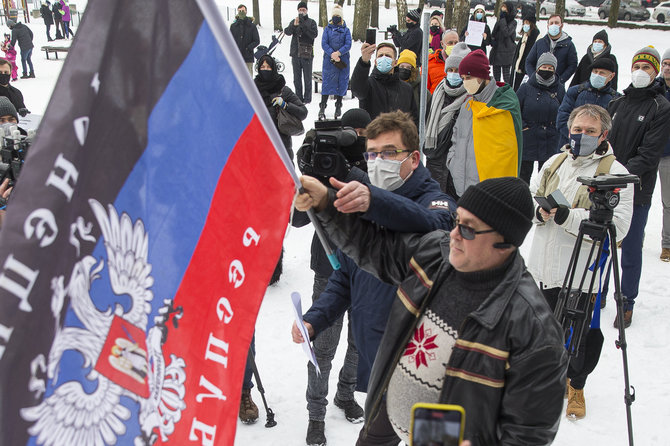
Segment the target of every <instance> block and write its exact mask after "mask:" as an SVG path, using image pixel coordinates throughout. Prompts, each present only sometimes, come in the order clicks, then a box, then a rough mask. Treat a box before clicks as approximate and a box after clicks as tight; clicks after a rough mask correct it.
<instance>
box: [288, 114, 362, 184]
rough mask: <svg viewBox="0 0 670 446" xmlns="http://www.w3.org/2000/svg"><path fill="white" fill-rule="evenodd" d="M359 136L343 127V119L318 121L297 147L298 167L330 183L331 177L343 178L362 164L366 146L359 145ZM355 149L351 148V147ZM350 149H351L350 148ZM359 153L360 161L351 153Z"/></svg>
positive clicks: (301, 170)
mask: <svg viewBox="0 0 670 446" xmlns="http://www.w3.org/2000/svg"><path fill="white" fill-rule="evenodd" d="M358 140H359V138H358V135H357V134H356V131H355V130H354V129H353V128H351V127H342V121H340V120H328V121H315V122H314V130H310V132H308V134H307V137H306V138H305V141H304V143H303V145H302V146H300V149H298V154H297V159H298V168H299V169H300V172H302V173H303V174H304V175H310V176H313V177H315V178H317V179H318V180H319V181H321V182H322V183H324V184H326V185H328V178H330V177H335V178H337V179H338V180H340V181H344V180H345V179H346V177H347V175H348V174H349V171H350V170H351V167H352V165H360V166H361V167H363V166H362V163H364V162H365V161H364V160H363V155H362V152H363V150H364V147H358V148H357V142H358ZM352 147H353V148H354V150H353V151H352V150H351V148H352ZM347 149H349V150H347ZM356 151H358V152H360V155H359V158H360V160H355V159H352V158H353V157H351V156H349V159H348V155H351V154H352V152H356Z"/></svg>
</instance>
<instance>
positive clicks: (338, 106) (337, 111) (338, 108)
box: [335, 96, 342, 119]
mask: <svg viewBox="0 0 670 446" xmlns="http://www.w3.org/2000/svg"><path fill="white" fill-rule="evenodd" d="M335 98H336V99H335V119H338V118H339V117H340V116H342V96H336V97H335Z"/></svg>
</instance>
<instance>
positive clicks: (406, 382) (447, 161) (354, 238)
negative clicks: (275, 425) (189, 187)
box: [231, 2, 670, 445]
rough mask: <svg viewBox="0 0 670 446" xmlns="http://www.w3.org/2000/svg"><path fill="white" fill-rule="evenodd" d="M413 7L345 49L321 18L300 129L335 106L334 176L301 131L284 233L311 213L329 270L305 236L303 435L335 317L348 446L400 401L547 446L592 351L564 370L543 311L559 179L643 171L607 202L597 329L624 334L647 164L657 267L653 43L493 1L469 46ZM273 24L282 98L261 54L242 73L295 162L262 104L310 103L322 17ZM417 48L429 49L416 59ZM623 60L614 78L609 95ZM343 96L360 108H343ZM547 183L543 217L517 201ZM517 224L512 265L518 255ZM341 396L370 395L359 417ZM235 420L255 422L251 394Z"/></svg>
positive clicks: (580, 197) (503, 437)
mask: <svg viewBox="0 0 670 446" xmlns="http://www.w3.org/2000/svg"><path fill="white" fill-rule="evenodd" d="M421 15H422V11H421V9H414V10H409V11H408V12H407V15H406V18H405V25H406V28H407V30H406V31H404V32H401V31H399V30H398V29H397V27H389V32H390V33H391V41H384V42H380V43H378V44H372V43H369V42H366V43H363V45H362V46H361V49H360V55H358V54H357V55H352V54H351V48H352V37H351V33H350V31H349V28H348V27H347V24H346V22H345V21H344V19H343V10H342V7H341V6H339V5H335V6H334V7H333V8H332V9H331V14H330V19H329V21H328V24H327V26H325V27H324V28H323V32H322V38H321V48H322V50H323V61H322V82H323V89H322V91H321V102H320V105H319V113H318V119H319V120H326V116H327V115H326V109H327V103H328V99H329V97H330V96H333V97H334V99H335V111H334V113H333V115H330V116H332V117H333V118H334V119H336V120H337V119H339V118H342V119H341V122H340V121H337V126H339V127H338V128H339V130H338V132H340V133H338V138H339V137H341V138H343V139H342V141H344V140H347V141H348V142H347V143H342V144H341V145H340V146H338V150H340V152H341V153H340V154H339V155H337V156H339V157H340V158H339V159H340V161H341V164H342V165H344V166H346V170H345V171H344V172H340V173H338V174H337V175H333V176H332V177H328V176H323V175H322V176H319V174H318V173H315V170H314V169H313V167H314V166H313V165H312V161H311V159H312V158H311V156H312V154H313V153H315V151H316V150H317V148H315V146H314V144H316V142H315V141H317V140H318V138H315V135H316V133H315V132H317V133H318V131H314V130H313V131H310V132H308V134H307V136H306V137H305V141H304V143H303V146H302V147H301V148H300V150H299V151H298V153H297V160H298V167H299V168H300V170H301V171H302V173H303V174H304V176H303V177H302V184H303V189H304V193H302V194H300V195H299V196H298V197H297V198H296V201H295V207H296V211H295V212H294V218H293V224H294V225H296V226H304V225H306V224H309V220H308V219H307V218H306V217H305V214H304V211H306V210H308V209H310V208H313V209H314V210H315V211H316V212H317V216H318V219H319V221H320V223H321V224H322V225H323V227H324V229H325V231H326V233H327V236H328V238H329V243H330V244H331V248H333V249H335V252H336V255H337V258H338V260H339V262H340V264H341V265H342V266H341V268H340V269H338V270H335V271H334V270H333V269H332V268H331V267H330V264H329V262H328V261H327V257H326V255H325V252H324V250H323V249H324V248H323V247H322V246H321V244H320V242H319V240H318V239H317V238H316V236H315V238H314V240H313V243H312V251H311V256H312V261H311V267H312V269H313V271H314V273H315V275H314V287H313V296H312V305H311V307H310V308H309V309H308V311H307V312H306V313H305V314H304V316H303V319H304V321H303V322H304V324H305V327H306V328H307V333H308V334H309V337H310V339H304V338H303V336H302V334H301V332H300V330H299V329H298V326H297V324H294V326H293V328H292V331H291V334H292V338H293V340H294V342H296V343H302V342H305V341H313V342H314V350H315V354H316V357H317V360H318V363H319V366H320V368H321V375H318V374H317V373H316V371H315V368H314V367H313V365H311V364H309V365H308V380H307V392H306V398H307V412H308V414H307V416H308V419H309V424H308V430H307V436H306V443H307V444H308V445H325V444H326V435H325V434H326V427H325V422H324V419H325V413H326V407H327V404H328V400H327V395H328V376H329V373H330V370H331V368H332V360H333V357H334V354H335V350H336V348H337V346H338V344H339V338H340V332H341V330H342V323H343V318H344V316H345V314H347V317H348V319H349V324H348V326H349V333H348V336H347V354H346V359H345V364H344V366H343V367H342V369H341V370H340V373H339V380H338V386H337V392H336V393H335V397H334V400H333V402H334V404H335V406H336V407H338V408H340V409H342V410H343V411H344V415H345V417H346V418H347V420H349V421H351V422H352V423H360V422H364V425H363V428H362V429H361V431H360V434H359V438H358V441H357V445H391V444H398V443H399V442H401V441H404V442H409V435H410V410H411V407H412V405H413V404H414V403H416V402H441V403H448V404H458V405H461V406H463V407H464V408H465V409H466V413H467V417H466V420H467V421H466V426H465V437H466V438H467V439H469V440H470V441H471V442H472V444H475V445H479V444H498V443H509V444H518V443H532V444H547V443H550V442H551V441H552V440H553V438H554V436H555V434H556V430H557V427H558V423H557V421H558V419H559V416H560V413H561V412H562V410H563V409H562V408H563V399H564V396H566V397H567V398H568V402H567V409H566V411H565V415H566V416H567V417H569V418H572V419H581V418H583V417H585V416H586V402H585V397H584V387H585V385H586V380H587V377H588V375H589V373H591V372H592V370H593V367H589V366H588V365H585V361H584V360H583V358H585V357H590V358H592V357H593V356H594V355H595V356H596V359H597V356H598V355H599V353H600V352H599V351H597V352H594V351H591V352H588V351H585V349H587V348H589V347H588V346H589V343H587V342H582V343H581V344H580V355H578V356H577V359H574V358H571V359H570V360H569V359H568V354H567V352H566V348H565V339H564V330H563V328H562V327H561V325H560V324H559V322H558V320H557V318H556V317H555V316H554V314H553V312H554V309H555V308H556V306H557V302H558V301H559V295H560V291H561V287H562V286H563V282H564V277H565V274H566V272H567V270H568V265H569V262H570V257H571V254H572V250H573V247H574V245H575V241H576V240H577V235H578V233H579V229H580V223H581V222H582V221H583V220H584V219H587V218H588V216H589V210H590V208H591V205H592V203H591V199H590V196H589V190H588V188H587V187H586V186H584V185H582V184H581V183H579V182H577V177H580V176H586V177H592V176H598V175H606V174H632V175H636V176H637V177H639V179H640V183H639V184H635V185H634V186H631V187H629V188H625V189H622V190H621V192H620V197H619V199H620V202H619V205H618V206H617V207H616V208H615V209H614V212H613V218H612V221H613V224H614V226H615V228H616V237H617V239H616V240H612V241H611V243H612V245H613V247H615V246H616V247H620V249H621V290H622V294H623V297H622V302H623V304H622V307H623V314H622V315H620V317H618V318H617V319H616V320H615V321H614V326H615V327H617V328H619V327H618V326H619V323H620V322H621V323H622V324H623V327H622V328H621V329H625V328H627V327H629V326H630V325H631V324H632V320H633V311H634V304H635V301H636V299H637V297H638V294H639V282H640V276H641V268H642V242H643V238H644V229H645V226H646V222H647V218H648V215H649V209H650V204H651V198H652V196H653V193H654V187H655V184H656V178H657V174H658V176H659V177H660V179H661V181H660V183H661V195H662V199H663V234H662V238H661V256H660V258H661V260H663V261H666V262H667V261H670V126H668V125H667V123H668V122H670V102H669V100H670V50H666V51H665V52H660V51H659V50H657V49H656V48H654V47H653V46H644V47H642V48H640V49H639V50H638V51H637V52H636V53H635V54H634V56H633V58H632V60H630V61H628V60H627V61H625V62H623V61H621V60H617V58H616V57H615V55H614V53H615V49H614V48H613V47H612V45H611V44H610V42H609V36H608V34H607V32H606V31H605V30H601V31H598V32H597V33H595V34H594V36H593V39H592V40H591V42H589V43H588V45H585V47H584V48H578V47H579V46H580V43H578V42H574V41H573V39H572V37H571V36H570V35H568V33H567V32H566V31H565V30H564V27H565V23H564V21H563V18H562V17H561V16H559V15H551V16H550V17H549V18H548V20H547V21H546V33H545V34H544V35H543V30H541V29H540V28H541V27H539V26H538V23H537V21H536V17H535V14H534V12H533V11H530V12H528V11H518V10H517V7H516V5H515V4H514V3H513V2H504V3H503V4H502V6H501V8H500V15H499V17H496V18H495V20H496V21H495V25H494V26H493V28H492V29H490V28H489V27H488V25H486V9H485V7H484V6H483V5H476V6H475V8H474V9H473V10H472V16H471V17H470V20H472V21H476V22H483V23H484V24H485V26H484V27H483V30H484V32H483V33H482V36H481V43H480V44H479V45H473V44H472V40H471V39H469V40H468V44H466V43H465V42H464V40H465V39H466V38H467V37H468V36H469V34H468V31H467V29H463V30H453V29H446V28H445V26H444V23H443V21H442V20H443V17H442V14H441V13H440V12H438V11H435V12H433V13H432V14H431V17H430V21H429V26H430V30H429V31H427V33H426V34H424V32H423V31H422V30H421V28H420V26H419V24H420V21H421ZM517 20H518V21H519V22H518V23H517ZM519 29H520V30H519ZM231 31H233V36H234V37H235V39H236V42H237V43H238V46H239V47H240V51H241V52H242V54H243V56H244V59H245V61H246V62H247V63H248V64H249V63H251V61H253V56H254V51H253V50H254V47H255V45H258V33H257V31H256V30H255V26H254V25H253V19H252V18H250V17H248V16H247V15H246V7H245V6H244V5H240V7H239V8H238V16H237V20H236V21H235V22H234V23H233V24H232V25H231ZM459 31H460V32H459ZM284 32H285V33H286V35H289V36H291V37H292V40H291V50H290V57H291V61H292V65H293V73H294V76H293V82H294V87H295V93H294V92H293V91H292V90H291V89H290V88H289V87H287V86H286V82H285V80H284V78H283V76H282V75H281V74H279V73H278V72H277V68H276V66H277V63H276V61H275V60H274V58H273V57H272V56H271V55H268V54H256V62H255V63H256V71H257V74H256V76H255V82H256V85H257V87H258V89H259V91H260V92H261V96H262V97H263V99H264V101H265V104H266V105H267V106H268V111H269V112H270V115H271V116H272V117H273V118H275V123H276V124H277V125H278V130H279V132H280V134H281V135H282V140H285V141H284V142H285V146H286V149H287V150H288V151H289V155H291V157H293V152H292V147H291V135H290V134H286V133H282V132H283V130H282V128H280V127H281V126H279V124H278V122H277V119H276V116H277V114H278V112H279V110H285V111H286V112H288V113H290V114H292V115H293V116H294V117H296V118H297V119H299V120H304V119H305V118H306V116H307V110H306V108H305V105H304V104H308V103H310V102H311V101H312V99H313V93H312V89H311V78H312V70H313V68H314V67H313V64H312V62H313V58H314V44H315V43H314V42H315V40H316V39H317V38H318V34H319V29H318V27H317V24H316V22H315V21H314V20H313V19H311V18H310V17H309V16H308V5H307V3H306V2H300V3H299V4H298V14H297V16H296V17H295V18H293V19H291V21H290V23H289V24H288V26H287V27H286V29H285V30H284ZM424 45H426V46H428V51H429V57H428V63H427V66H425V67H422V66H421V63H420V55H421V54H422V49H423V46H424ZM578 49H579V50H580V51H583V52H584V54H583V56H582V57H581V59H580V58H578ZM620 64H622V65H621V66H622V67H624V66H625V67H626V68H625V70H627V71H628V70H629V71H630V75H631V79H632V82H631V83H630V85H628V86H626V87H625V88H623V89H622V91H619V83H618V74H619V70H620ZM352 65H353V67H352ZM622 69H623V68H622ZM422 70H426V71H427V78H428V85H427V87H426V90H427V91H425V92H423V91H422V88H423V87H422V84H421V82H420V77H421V72H422ZM250 72H251V73H252V75H253V69H252V68H251V66H250ZM350 73H351V77H350V75H349V74H350ZM348 89H350V90H351V92H352V95H353V97H354V98H355V99H357V100H358V108H354V109H351V110H349V111H347V112H346V113H345V114H344V116H343V115H342V111H343V110H342V109H343V106H342V99H343V97H344V96H345V94H346V93H347V90H348ZM423 101H425V102H423ZM421 113H425V114H424V117H425V138H424V142H423V145H422V146H421V145H420V143H419V138H418V132H417V127H418V123H419V120H420V116H421ZM347 132H348V133H347ZM347 134H348V135H350V137H348V139H347V137H345V136H344V135H347ZM338 141H340V140H339V139H338ZM422 154H424V155H425V164H424V163H423V162H422V161H421V155H422ZM556 191H560V193H561V194H562V196H563V197H564V200H565V202H567V204H556V205H555V206H554V207H552V208H546V207H543V206H542V205H540V204H539V203H540V201H538V202H535V201H534V200H533V198H532V197H533V196H535V197H539V198H542V197H548V196H549V195H551V194H553V193H555V192H556ZM533 226H535V231H534V236H533V240H532V241H531V243H532V246H531V250H530V255H529V258H528V260H527V265H528V267H527V268H526V266H525V263H524V260H523V259H522V258H521V254H520V253H519V251H518V247H519V246H520V245H521V244H522V243H523V241H524V239H525V237H526V235H527V234H528V232H529V231H530V229H531V228H532V227H533ZM589 246H590V244H589V243H587V244H585V245H584V246H582V251H584V252H586V251H588V250H589V249H590V248H589ZM615 249H616V248H615ZM581 257H584V258H586V257H587V255H586V254H582V255H581ZM584 261H585V260H584ZM580 268H581V269H582V270H584V273H583V274H593V273H588V272H587V269H586V268H585V267H584V265H580ZM602 269H603V270H606V267H605V266H603V268H602ZM577 270H578V271H581V270H580V269H579V268H578V269H577ZM608 272H609V271H608ZM609 277H610V275H609V274H605V275H604V277H603V281H604V283H603V284H602V286H600V287H599V289H589V288H588V285H589V283H590V282H591V281H590V280H589V278H586V279H585V280H583V281H581V280H577V281H576V282H577V283H580V282H581V283H582V284H583V285H582V286H583V289H579V292H581V296H580V298H581V299H582V300H583V301H587V300H592V299H596V294H598V300H597V301H596V305H597V306H600V307H602V306H604V305H606V302H607V300H606V296H607V291H608V289H609V288H613V287H610V286H609V283H608V282H609ZM580 279H581V278H580ZM589 293H593V295H591V294H589ZM601 295H602V296H601ZM593 317H594V318H599V317H600V316H599V313H598V314H596V315H595V316H593ZM591 318H592V315H591V314H589V315H587V322H586V323H587V325H588V324H589V323H590V322H591ZM587 334H588V330H585V331H584V332H583V333H582V334H581V336H583V337H584V338H585V337H586V336H587ZM579 358H582V359H579ZM245 389H246V387H245ZM354 390H358V391H362V392H367V400H366V404H365V410H363V408H361V407H360V406H359V405H358V404H357V403H356V401H355V399H354V398H353V392H354ZM251 405H253V407H251ZM250 407H251V410H250ZM249 413H251V416H249V415H248V414H249ZM243 414H245V415H244V416H243ZM240 417H241V418H242V419H243V421H245V422H253V421H255V419H256V418H257V417H258V409H257V408H256V407H255V405H254V403H253V401H252V400H251V397H250V395H249V393H248V392H246V393H245V398H243V401H242V403H241V406H240Z"/></svg>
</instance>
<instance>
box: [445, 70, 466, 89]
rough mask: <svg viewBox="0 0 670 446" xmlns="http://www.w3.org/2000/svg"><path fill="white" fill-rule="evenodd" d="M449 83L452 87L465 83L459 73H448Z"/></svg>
mask: <svg viewBox="0 0 670 446" xmlns="http://www.w3.org/2000/svg"><path fill="white" fill-rule="evenodd" d="M447 83H448V84H449V85H450V86H451V87H460V85H461V84H462V83H463V79H462V78H461V75H460V74H458V73H447Z"/></svg>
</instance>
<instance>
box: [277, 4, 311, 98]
mask: <svg viewBox="0 0 670 446" xmlns="http://www.w3.org/2000/svg"><path fill="white" fill-rule="evenodd" d="M284 33H285V34H286V35H287V36H293V37H292V38H291V50H290V52H289V54H290V56H291V62H292V64H293V85H294V86H295V94H296V95H297V96H298V99H300V100H301V101H302V103H303V104H309V103H310V102H312V61H313V59H314V39H315V38H316V36H317V35H318V34H319V29H318V28H317V26H316V22H315V21H314V20H313V19H310V18H309V17H308V16H307V3H306V2H300V3H298V17H296V18H295V19H294V20H293V21H291V23H289V25H288V26H287V27H286V29H284ZM303 79H304V93H303Z"/></svg>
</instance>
